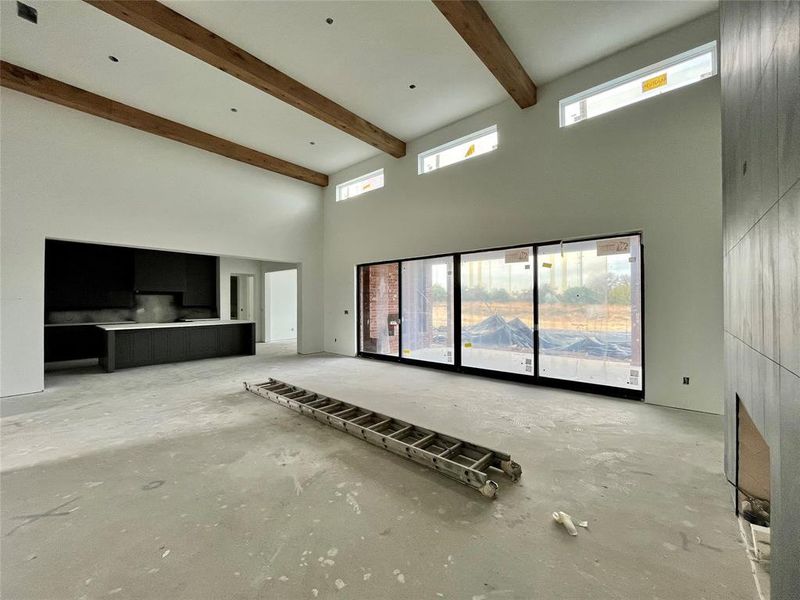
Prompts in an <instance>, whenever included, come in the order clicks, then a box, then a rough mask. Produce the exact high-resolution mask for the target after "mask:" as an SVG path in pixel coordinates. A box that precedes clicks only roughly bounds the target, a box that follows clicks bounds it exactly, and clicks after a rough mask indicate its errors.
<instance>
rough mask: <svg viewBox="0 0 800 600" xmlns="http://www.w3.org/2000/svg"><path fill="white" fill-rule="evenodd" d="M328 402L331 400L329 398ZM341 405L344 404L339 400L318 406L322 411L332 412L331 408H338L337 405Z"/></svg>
mask: <svg viewBox="0 0 800 600" xmlns="http://www.w3.org/2000/svg"><path fill="white" fill-rule="evenodd" d="M328 402H330V400H328ZM341 405H342V403H341V402H339V401H338V400H337V401H335V402H331V403H330V404H326V405H325V406H320V407H318V408H317V410H319V411H320V412H324V413H327V414H331V413H329V412H328V411H329V410H330V409H332V408H336V407H337V406H341Z"/></svg>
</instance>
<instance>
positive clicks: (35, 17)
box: [17, 2, 39, 25]
mask: <svg viewBox="0 0 800 600" xmlns="http://www.w3.org/2000/svg"><path fill="white" fill-rule="evenodd" d="M17 16H18V17H20V18H22V19H25V20H26V21H30V22H31V23H33V24H34V25H35V24H36V23H38V22H39V11H37V10H36V9H35V8H33V7H32V6H28V5H27V4H23V3H22V2H17Z"/></svg>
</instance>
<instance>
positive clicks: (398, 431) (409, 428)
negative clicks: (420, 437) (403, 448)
mask: <svg viewBox="0 0 800 600" xmlns="http://www.w3.org/2000/svg"><path fill="white" fill-rule="evenodd" d="M412 429H414V426H413V425H406V426H405V427H403V428H402V429H398V430H397V431H395V432H394V433H392V434H390V435H388V436H386V437H390V438H392V439H395V440H396V439H399V438H398V437H397V436H398V435H400V434H402V433H407V432H409V431H411V430H412Z"/></svg>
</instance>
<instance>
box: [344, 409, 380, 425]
mask: <svg viewBox="0 0 800 600" xmlns="http://www.w3.org/2000/svg"><path fill="white" fill-rule="evenodd" d="M374 414H375V413H371V412H368V413H367V414H365V415H361V416H360V417H356V418H355V419H350V422H351V423H355V424H356V425H357V424H358V422H359V421H363V420H364V419H368V418H370V417H371V416H372V415H374Z"/></svg>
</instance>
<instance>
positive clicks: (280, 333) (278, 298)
mask: <svg viewBox="0 0 800 600" xmlns="http://www.w3.org/2000/svg"><path fill="white" fill-rule="evenodd" d="M264 317H265V318H264V340H265V341H267V342H278V341H287V340H293V339H296V338H297V269H288V270H285V271H273V272H270V273H265V274H264Z"/></svg>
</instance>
